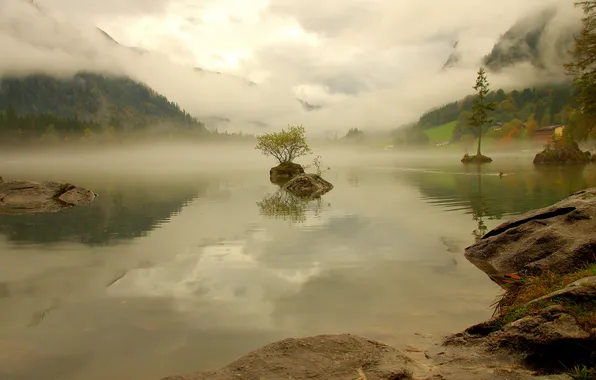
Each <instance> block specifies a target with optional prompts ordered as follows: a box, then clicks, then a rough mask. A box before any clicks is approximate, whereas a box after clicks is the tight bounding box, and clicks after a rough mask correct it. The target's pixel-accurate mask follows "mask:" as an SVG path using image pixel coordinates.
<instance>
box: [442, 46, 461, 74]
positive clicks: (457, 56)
mask: <svg viewBox="0 0 596 380" xmlns="http://www.w3.org/2000/svg"><path fill="white" fill-rule="evenodd" d="M457 45H459V41H455V43H454V44H453V50H452V51H451V54H450V55H449V58H447V61H445V63H444V64H443V68H442V69H443V70H447V69H449V68H451V67H454V66H455V65H457V63H458V62H459V61H460V60H461V52H460V51H459V50H458V49H457Z"/></svg>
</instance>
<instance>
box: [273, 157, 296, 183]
mask: <svg viewBox="0 0 596 380" xmlns="http://www.w3.org/2000/svg"><path fill="white" fill-rule="evenodd" d="M299 174H304V168H303V167H302V166H301V165H300V164H295V163H293V162H282V163H281V164H279V165H277V166H276V167H273V168H271V170H269V180H270V181H271V182H273V183H276V184H284V183H286V182H287V181H289V180H290V179H292V178H294V177H295V176H297V175H299Z"/></svg>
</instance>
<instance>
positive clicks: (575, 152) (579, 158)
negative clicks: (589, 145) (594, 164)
mask: <svg viewBox="0 0 596 380" xmlns="http://www.w3.org/2000/svg"><path fill="white" fill-rule="evenodd" d="M590 161H592V154H591V153H590V152H582V151H581V149H579V146H578V145H577V143H576V142H574V141H572V142H569V143H555V144H553V145H552V146H547V148H546V149H544V150H543V151H542V152H540V153H538V154H536V157H534V164H536V165H565V164H587V163H590Z"/></svg>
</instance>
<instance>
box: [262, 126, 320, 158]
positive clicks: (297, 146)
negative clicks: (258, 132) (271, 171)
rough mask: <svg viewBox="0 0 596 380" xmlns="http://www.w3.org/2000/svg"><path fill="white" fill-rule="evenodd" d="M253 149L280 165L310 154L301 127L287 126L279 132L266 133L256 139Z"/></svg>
mask: <svg viewBox="0 0 596 380" xmlns="http://www.w3.org/2000/svg"><path fill="white" fill-rule="evenodd" d="M255 149H257V150H260V151H261V153H263V154H264V155H265V156H272V157H275V159H277V161H278V162H279V163H280V164H284V163H288V162H292V161H294V160H295V159H296V158H298V157H301V156H305V155H307V154H309V153H310V152H311V148H310V147H309V146H308V143H307V142H306V137H305V130H304V127H303V126H301V125H300V126H289V127H288V129H287V130H285V129H282V130H281V132H277V133H268V134H265V135H262V136H259V137H258V138H257V145H256V146H255Z"/></svg>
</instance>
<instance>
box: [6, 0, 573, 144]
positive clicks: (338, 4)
mask: <svg viewBox="0 0 596 380" xmlns="http://www.w3.org/2000/svg"><path fill="white" fill-rule="evenodd" d="M71 3H72V4H71ZM111 3H114V6H113V7H110V6H109V4H111ZM120 3H126V5H123V4H120ZM142 3H143V4H149V5H147V7H146V8H145V11H143V10H142V7H141V5H140V4H141V2H140V1H139V2H135V1H132V2H112V1H107V2H103V3H101V5H99V4H100V3H97V2H91V1H81V0H79V1H77V2H75V1H74V0H45V1H44V2H43V6H44V7H45V8H49V7H50V6H53V7H55V8H52V9H53V10H52V11H51V12H49V11H44V10H43V9H42V11H40V10H38V9H36V8H35V7H33V6H31V5H30V4H29V3H27V2H24V1H20V0H5V1H4V2H3V3H2V4H0V46H1V47H2V57H3V59H2V60H1V61H0V76H2V75H26V74H30V73H44V74H50V75H58V76H69V75H73V74H74V73H76V72H78V71H81V70H89V71H98V72H103V73H111V74H119V75H128V76H130V77H132V78H134V79H136V80H139V81H142V82H144V83H146V84H147V85H149V86H150V87H152V88H154V89H155V90H156V91H158V92H160V93H162V94H164V95H166V96H167V97H168V98H169V99H170V100H172V101H175V102H176V103H178V104H179V105H180V106H182V107H183V108H185V109H186V110H187V111H189V112H190V113H192V114H193V115H195V116H197V117H198V118H199V119H201V118H204V119H209V120H212V119H213V118H217V117H222V118H227V119H230V120H231V122H230V123H228V124H226V126H225V127H226V128H229V129H232V130H244V131H248V132H255V131H267V130H268V128H266V127H262V126H257V125H256V124H254V123H252V122H255V121H259V122H263V123H266V124H267V125H268V126H269V128H273V129H277V128H280V127H283V126H285V125H287V124H303V125H304V126H305V127H306V128H307V129H308V131H309V132H311V133H324V132H330V131H338V132H339V133H340V134H341V133H342V132H345V131H347V129H349V128H351V127H358V128H367V127H371V128H372V127H374V128H386V129H389V128H395V127H397V126H399V125H402V124H405V123H408V122H411V121H414V120H416V119H417V117H418V116H420V114H421V113H422V112H424V111H425V110H427V109H429V108H431V107H434V106H438V105H441V104H443V103H445V102H448V101H453V100H455V99H458V98H460V97H463V96H465V95H468V94H470V93H471V92H472V88H471V87H472V85H473V84H474V80H475V73H476V71H477V69H478V66H479V65H480V62H481V58H482V57H483V56H484V55H486V54H487V53H488V52H489V51H490V49H491V48H492V45H493V44H494V43H495V42H496V40H497V38H498V37H499V36H500V35H501V34H502V33H504V32H505V31H506V30H507V29H508V28H509V27H510V26H511V25H512V24H513V23H514V22H515V21H516V20H517V19H519V18H520V16H522V15H524V14H526V13H527V12H528V11H531V10H532V9H536V7H543V6H545V5H550V4H552V2H549V1H544V0H540V1H538V0H528V1H526V2H523V3H520V2H518V1H513V0H503V1H501V2H499V3H495V4H492V3H490V4H485V3H482V4H479V2H477V1H472V0H457V1H452V2H449V3H445V4H443V3H440V4H441V5H437V2H436V1H430V0H424V1H418V2H414V1H405V0H401V1H397V0H396V1H394V2H386V1H380V0H378V1H364V0H349V1H345V0H344V1H339V0H337V1H336V0H330V1H329V2H327V1H326V2H325V3H324V4H325V6H322V5H321V2H320V1H317V2H315V1H314V0H301V1H290V0H271V2H270V4H269V6H268V7H265V6H264V5H263V4H264V3H263V4H261V5H263V7H262V9H261V10H260V11H259V12H257V13H256V14H258V17H259V20H260V21H259V22H261V23H263V25H265V24H266V25H268V26H267V27H266V28H265V27H263V28H264V30H266V31H267V33H269V32H271V31H272V30H274V29H272V28H273V26H276V27H277V26H284V25H288V26H292V27H293V28H294V29H295V28H296V27H297V26H298V27H301V28H302V29H301V31H300V36H301V37H300V38H293V39H285V40H284V39H280V38H277V39H267V38H264V37H263V36H264V35H260V36H259V35H258V33H257V31H255V32H254V34H253V35H251V38H254V41H256V40H258V41H259V43H258V44H257V43H256V42H255V44H253V45H251V44H250V43H251V41H252V40H246V41H245V40H242V35H239V36H238V38H239V40H240V41H244V42H243V43H244V45H245V46H244V47H245V48H246V49H245V50H246V51H249V54H248V53H247V55H246V56H245V57H244V58H242V59H241V60H240V63H239V65H238V67H237V69H235V74H239V75H240V76H244V77H246V78H252V77H261V78H265V80H263V81H261V83H259V84H258V86H250V85H248V84H247V82H246V81H244V80H242V79H240V78H238V77H234V76H230V75H218V74H215V73H210V72H199V71H197V70H194V69H193V67H192V65H190V62H192V61H193V59H194V58H195V57H196V56H197V54H196V51H197V50H200V46H201V45H200V44H201V40H200V38H199V37H196V38H194V37H193V36H194V35H192V34H184V35H181V34H179V33H178V34H176V33H171V34H168V33H167V32H166V31H164V32H163V33H162V35H163V36H164V37H163V38H162V39H155V40H151V41H141V40H139V41H138V42H139V43H138V45H141V46H142V47H143V48H153V49H155V50H158V51H156V52H147V53H144V54H139V52H138V51H135V50H133V49H129V48H126V47H123V46H120V45H117V44H115V43H113V41H110V40H109V39H107V38H106V37H105V36H103V35H102V34H101V33H100V32H99V31H98V30H97V29H95V27H94V25H93V24H89V23H86V22H85V20H86V19H85V18H68V17H66V14H72V13H64V12H62V13H61V11H62V10H63V9H64V8H68V7H70V6H71V5H72V7H74V9H75V10H77V9H78V10H80V12H84V11H87V12H88V14H87V18H94V19H97V20H100V21H101V20H106V17H112V15H114V17H115V16H116V15H118V16H119V17H128V19H130V20H134V19H135V17H141V16H138V15H141V14H147V13H151V14H152V16H151V17H154V19H155V20H159V17H160V16H159V15H160V14H166V13H167V12H168V11H167V10H169V12H170V13H167V14H168V17H169V18H168V20H172V17H175V16H176V15H175V14H172V13H171V12H172V11H171V10H172V9H176V10H177V12H179V13H180V20H183V21H184V25H185V28H186V29H185V28H182V29H183V31H184V30H186V32H188V30H187V29H188V28H189V25H188V19H189V17H191V18H193V19H196V20H203V19H208V17H206V16H205V14H201V13H200V12H201V9H204V8H201V6H198V8H197V4H198V3H194V4H193V6H194V8H192V9H195V8H197V9H195V11H193V12H191V13H188V12H183V10H184V9H187V8H185V5H186V6H190V5H189V4H186V3H185V2H183V1H175V0H171V1H166V0H153V1H149V2H145V1H144V2H142ZM199 3H201V2H199ZM205 3H209V2H207V1H206V2H205ZM227 3H229V4H228V5H229V6H230V7H231V6H232V5H233V4H232V3H233V2H232V0H228V1H227V2H226V4H227ZM261 3H262V2H261ZM201 4H202V3H201ZM201 4H199V5H201ZM230 4H232V5H230ZM205 6H206V5H205ZM559 7H561V9H562V10H563V11H562V12H561V16H560V18H559V19H558V20H557V23H552V24H551V25H550V26H549V27H550V28H551V29H549V31H548V32H549V35H553V33H554V34H556V33H557V32H558V30H560V29H563V28H567V27H568V25H569V24H570V22H571V23H573V22H577V20H578V13H577V12H575V11H574V10H573V6H572V5H571V4H569V5H559ZM45 8H44V9H45ZM188 9H190V8H188ZM70 12H73V10H72V9H71V10H70ZM236 13H238V12H236ZM236 13H233V12H232V13H230V16H229V17H228V18H229V19H230V20H231V19H232V18H233V19H234V20H233V21H230V22H229V24H226V25H229V27H230V28H241V27H242V28H246V27H247V26H246V25H245V24H246V23H247V22H253V21H254V20H253V21H250V20H244V19H239V18H237V15H236ZM203 16H205V17H203ZM232 16H234V17H232ZM102 17H103V18H102ZM255 17H257V16H255V15H251V18H253V19H254V18H255ZM570 20H571V21H570ZM99 24H100V25H101V22H99ZM108 24H109V23H108ZM111 25H113V24H111ZM251 25H252V24H251ZM254 25H260V24H258V23H257V24H254ZM272 25H273V26H272ZM122 28H125V26H121V29H115V31H116V32H121V33H123V31H124V29H122ZM156 28H157V24H156ZM192 28H195V29H192ZM192 28H191V29H192V30H195V31H201V33H206V32H207V31H208V30H209V29H208V28H209V25H208V24H205V23H204V22H202V21H201V22H198V21H197V22H196V23H195V25H193V26H192ZM197 28H198V29H197ZM254 28H257V26H254ZM294 29H293V30H294ZM230 30H232V29H230ZM280 30H281V29H280ZM107 31H108V32H111V30H109V29H108V30H107ZM228 32H229V33H231V31H228ZM188 33H190V32H188ZM196 33H198V32H196ZM197 36H198V34H197ZM222 38H223V37H222ZM454 40H458V41H459V45H458V49H460V53H461V54H462V57H463V59H462V61H461V62H460V63H459V65H458V66H457V67H455V68H452V69H450V70H448V71H441V67H442V65H443V63H444V62H445V61H446V59H447V57H448V56H449V54H450V53H451V51H452V45H453V41H454ZM547 48H548V47H546V45H545V49H547ZM160 52H161V53H160ZM204 53H205V54H207V53H208V55H209V56H225V54H223V53H221V52H219V51H211V50H210V51H208V52H204ZM172 57H174V58H177V61H178V62H184V63H186V65H180V64H175V63H173V62H172V59H171V58H172ZM198 65H200V62H199V63H198ZM257 74H258V75H257ZM543 79H544V75H543V74H539V75H538V74H535V70H534V69H532V68H529V67H527V66H524V65H520V66H519V67H516V68H514V69H510V70H505V71H504V72H502V73H500V74H499V75H490V77H489V80H490V82H491V85H492V87H493V88H497V87H505V88H510V87H513V86H518V87H519V86H521V85H532V84H535V83H538V82H539V81H540V80H543ZM298 96H299V97H301V98H302V99H304V100H306V101H308V102H309V103H311V104H323V105H324V107H323V108H322V109H319V110H317V111H312V112H307V111H306V110H304V108H303V107H302V105H301V104H300V103H299V102H298V101H297V100H296V97H298Z"/></svg>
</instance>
